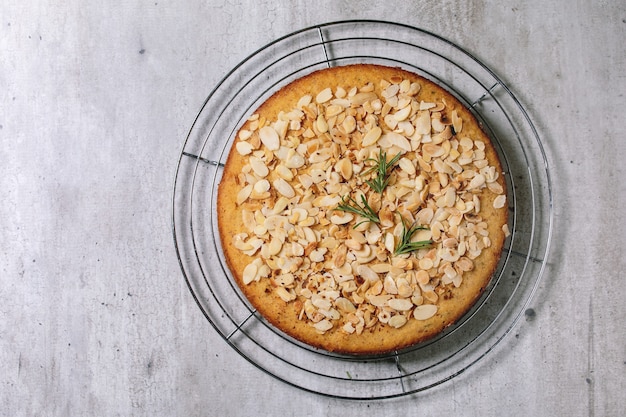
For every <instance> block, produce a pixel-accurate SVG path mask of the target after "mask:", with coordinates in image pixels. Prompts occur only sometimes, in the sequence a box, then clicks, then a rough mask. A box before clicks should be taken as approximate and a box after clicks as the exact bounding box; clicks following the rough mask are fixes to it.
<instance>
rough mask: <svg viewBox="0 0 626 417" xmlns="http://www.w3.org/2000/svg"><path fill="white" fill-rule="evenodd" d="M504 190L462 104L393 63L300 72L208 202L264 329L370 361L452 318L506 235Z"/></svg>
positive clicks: (485, 142)
mask: <svg viewBox="0 0 626 417" xmlns="http://www.w3.org/2000/svg"><path fill="white" fill-rule="evenodd" d="M507 213H508V208H507V197H506V184H505V178H504V173H503V172H502V166H501V163H500V161H499V159H498V155H497V153H496V150H495V149H494V147H493V145H492V143H491V141H490V140H489V138H488V136H487V135H486V134H485V133H484V132H483V130H482V129H481V127H480V125H479V123H478V122H477V120H476V119H475V117H474V116H473V115H472V113H471V112H470V111H469V110H468V109H467V108H465V107H464V106H463V105H462V104H461V103H460V102H459V100H457V99H456V98H455V97H454V96H453V95H451V94H450V93H448V92H447V91H446V90H444V89H443V88H441V87H440V86H438V85H436V84H435V83H433V82H431V81H429V80H427V79H426V78H423V77H421V76H418V75H417V74H414V73H411V72H407V71H405V70H402V69H399V68H392V67H386V66H379V65H373V64H355V65H347V66H338V67H332V68H328V69H323V70H319V71H316V72H313V73H311V74H309V75H306V76H304V77H302V78H299V79H297V80H295V81H293V82H291V83H290V84H288V85H286V86H285V87H283V88H281V89H280V90H279V91H277V92H276V93H274V94H273V95H272V96H271V97H270V98H269V99H268V100H267V101H265V102H264V103H263V104H262V105H261V106H260V107H259V108H258V110H257V111H256V112H255V113H254V114H253V116H251V117H250V118H248V120H246V121H245V123H244V124H243V126H242V127H241V129H240V130H239V131H238V133H237V136H236V138H235V140H234V144H233V146H232V149H231V150H230V153H229V156H228V159H227V161H226V163H225V165H224V170H223V176H222V179H221V181H220V184H219V189H218V199H217V216H218V229H219V234H220V239H221V243H222V247H223V250H224V256H225V259H226V262H227V264H228V267H229V269H230V271H231V272H232V276H233V278H234V280H235V281H236V283H237V285H238V287H239V288H240V289H241V291H242V293H243V294H244V295H245V297H246V298H247V299H248V300H249V302H250V304H251V305H252V306H253V307H254V308H255V309H256V310H257V311H258V313H259V314H260V315H261V316H263V317H264V318H265V319H266V320H267V321H268V322H269V323H270V324H271V325H273V326H275V327H276V328H277V329H279V330H280V331H282V332H284V333H286V334H287V335H289V336H291V337H293V338H295V339H297V340H299V341H301V342H303V343H306V344H308V345H311V346H313V347H316V348H321V349H325V350H328V351H332V352H339V353H343V354H352V355H372V354H381V353H385V352H390V351H396V350H399V349H403V348H407V347H409V346H412V345H414V344H416V343H419V342H422V341H425V340H427V339H429V338H432V337H434V336H435V335H437V334H439V333H440V332H442V331H443V330H444V329H445V328H446V327H448V326H450V325H451V324H453V323H455V322H456V321H458V320H459V319H460V318H461V317H462V316H463V315H464V314H465V313H466V312H467V311H468V310H469V309H470V308H471V307H472V305H474V303H475V302H476V300H477V299H478V298H479V297H480V295H481V294H482V292H483V291H484V289H485V287H486V286H487V285H488V283H489V281H490V279H491V277H492V275H493V274H494V271H495V269H496V266H497V263H498V260H499V258H500V254H501V251H502V247H503V243H504V240H505V238H506V237H507V235H508V226H507V217H508V215H507Z"/></svg>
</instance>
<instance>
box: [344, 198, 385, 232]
mask: <svg viewBox="0 0 626 417" xmlns="http://www.w3.org/2000/svg"><path fill="white" fill-rule="evenodd" d="M361 203H362V204H363V205H362V206H361V205H359V203H357V202H356V200H355V199H354V198H352V197H350V196H349V195H347V196H344V197H343V198H342V199H341V204H339V205H338V206H337V208H336V210H340V211H345V212H348V213H354V214H358V215H359V216H361V217H365V220H363V221H360V222H358V223H357V224H355V225H354V227H353V228H354V229H356V228H357V227H358V226H359V225H361V224H363V223H365V222H372V223H380V219H379V218H378V214H377V213H376V212H375V211H374V209H372V207H371V206H370V205H369V204H368V203H367V200H366V199H365V196H364V195H363V194H361Z"/></svg>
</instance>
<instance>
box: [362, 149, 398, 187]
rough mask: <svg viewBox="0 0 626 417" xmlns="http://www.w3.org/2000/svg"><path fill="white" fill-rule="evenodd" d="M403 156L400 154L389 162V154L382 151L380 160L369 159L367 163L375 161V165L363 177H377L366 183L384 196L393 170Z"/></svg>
mask: <svg viewBox="0 0 626 417" xmlns="http://www.w3.org/2000/svg"><path fill="white" fill-rule="evenodd" d="M401 157H402V154H401V153H400V152H398V154H396V156H394V157H393V158H392V159H391V160H389V161H387V152H383V150H382V149H381V150H380V151H379V152H378V159H374V158H368V159H366V161H373V162H374V165H373V166H372V167H371V168H370V169H368V170H367V171H365V172H364V173H363V174H362V175H368V174H371V173H374V172H375V173H376V177H374V178H372V179H369V180H366V181H365V183H366V184H367V185H369V186H370V188H371V189H372V190H374V191H376V192H377V193H378V194H382V193H383V191H384V189H385V188H386V187H387V185H388V184H389V179H390V178H389V174H390V171H391V169H392V168H393V167H394V165H395V164H397V163H398V161H399V160H400V158H401Z"/></svg>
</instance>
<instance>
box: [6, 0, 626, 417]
mask: <svg viewBox="0 0 626 417" xmlns="http://www.w3.org/2000/svg"><path fill="white" fill-rule="evenodd" d="M347 18H374V19H383V20H390V21H397V22H401V23H407V24H410V25H414V26H418V27H421V28H424V29H427V30H430V31H432V32H435V33H438V34H440V35H442V36H444V37H446V38H448V39H450V40H451V41H453V42H456V43H457V44H459V45H461V46H463V47H464V48H465V49H467V50H469V51H470V52H472V53H474V54H475V55H476V56H478V57H479V58H480V59H481V60H482V61H483V62H485V63H486V64H488V65H489V66H490V67H491V68H492V69H493V70H494V71H495V72H496V73H497V74H498V75H499V76H500V77H502V78H503V79H504V80H505V82H507V83H508V84H509V86H511V88H512V89H513V90H514V91H515V93H516V94H517V95H518V97H519V98H520V100H521V101H522V102H523V104H524V105H525V106H526V108H527V109H528V110H529V114H530V116H531V118H532V120H533V122H534V123H535V125H536V127H537V129H538V131H539V134H540V136H541V138H542V140H543V142H544V145H545V147H546V152H547V156H548V163H549V167H550V170H551V173H552V178H553V181H554V184H553V185H554V191H555V195H554V214H555V224H554V235H553V249H552V251H551V253H550V256H549V259H548V265H547V269H546V273H545V276H544V279H543V281H542V283H541V285H540V287H539V289H538V291H537V294H536V296H535V298H534V299H533V301H532V303H531V308H532V309H533V310H534V312H535V314H534V315H529V316H527V317H525V319H523V320H522V321H521V322H520V323H519V324H518V325H517V328H516V329H515V331H514V334H512V335H511V337H508V338H507V339H506V340H505V341H504V342H503V343H502V344H501V345H500V346H499V347H498V349H497V350H496V351H495V352H493V354H492V355H491V356H490V358H489V359H488V360H487V361H486V362H484V363H483V364H480V365H479V366H476V367H474V368H471V369H470V371H468V372H467V373H465V374H463V375H461V376H460V377H458V378H456V379H454V380H453V381H450V382H448V383H445V384H443V385H440V386H438V387H437V388H435V389H433V390H430V391H427V392H424V393H420V394H416V395H412V396H408V397H403V398H399V399H395V400H386V401H375V402H352V401H342V400H331V399H327V398H321V397H318V396H315V395H312V394H310V393H306V392H303V391H300V390H298V389H295V388H292V387H289V386H286V385H284V384H281V383H280V382H278V381H275V380H274V379H272V378H271V377H269V376H267V375H266V374H264V373H262V372H261V371H259V370H258V369H256V368H254V367H253V366H251V365H250V364H249V363H248V362H247V361H245V360H244V359H242V358H241V357H240V356H239V355H238V354H236V353H235V352H233V351H232V349H230V348H229V347H228V346H227V345H226V343H225V342H224V341H223V340H222V339H221V338H220V337H219V336H218V335H217V334H216V332H215V331H214V330H213V329H212V328H211V327H210V326H209V325H208V324H207V322H206V320H205V319H204V317H203V316H202V315H201V314H200V312H199V309H198V308H197V306H196V305H195V303H194V301H193V299H192V297H191V295H190V293H189V291H188V289H187V287H186V286H185V283H184V281H183V278H182V275H181V272H180V269H179V266H178V263H177V259H176V255H175V251H174V248H173V242H172V233H171V223H170V209H171V194H172V187H173V177H174V172H175V168H176V163H177V157H178V154H179V151H180V149H181V146H182V141H183V138H184V136H185V134H186V132H187V130H188V128H189V127H190V125H191V123H192V122H193V119H194V117H195V114H196V112H197V111H198V110H199V108H200V106H201V104H202V102H203V101H204V98H205V96H206V94H207V93H208V92H209V91H210V90H211V89H212V88H213V87H214V86H215V84H216V83H217V82H218V80H220V79H221V78H222V77H223V76H224V75H225V74H226V72H227V71H228V70H229V69H230V68H232V67H233V66H234V65H236V64H237V63H238V62H239V61H240V60H241V59H243V58H244V57H245V56H247V55H248V54H250V53H251V52H253V51H254V50H256V49H257V48H259V47H261V46H263V45H264V44H266V43H267V42H269V41H271V40H272V39H274V38H276V37H278V36H282V35H285V34H287V33H290V32H291V31H293V30H296V29H299V28H302V27H306V26H310V25H313V24H317V23H322V22H326V21H334V20H339V19H347ZM624 39H626V5H625V3H624V2H622V1H617V0H612V1H594V2H590V1H586V0H573V1H553V2H550V1H539V0H530V1H527V2H519V1H490V0H483V1H475V2H471V1H448V0H446V1H441V2H435V1H422V2H401V1H387V2H383V3H381V2H372V1H359V2H357V1H354V2H350V1H320V2H311V1H294V2H290V6H289V7H279V6H277V5H276V4H275V3H274V2H270V1H265V0H261V1H241V0H239V1H237V0H235V1H231V2H226V1H207V2H203V1H196V0H190V1H184V2H170V1H163V0H152V1H141V2H137V1H135V2H120V1H114V2H97V3H94V2H79V1H76V0H70V1H63V2H62V1H44V0H39V1H31V2H17V1H12V2H3V3H2V4H1V5H0V141H1V142H0V143H1V144H2V146H1V147H0V155H1V156H0V161H1V163H0V190H1V191H2V198H1V199H0V230H1V232H2V234H1V236H2V239H1V240H0V276H1V283H2V288H1V290H0V375H1V376H0V384H1V385H0V415H5V416H79V415H81V416H84V415H102V416H143V415H146V416H196V415H197V416H201V415H215V416H217V415H219V416H245V415H277V414H278V415H287V416H324V415H328V416H342V417H349V416H361V415H364V414H367V415H370V414H371V415H379V416H390V415H403V416H405V415H406V416H408V415H459V416H481V417H487V416H498V417H499V416H502V415H511V416H557V415H566V416H570V417H573V416H617V415H623V412H624V411H623V410H625V409H626V394H625V393H624V390H623V387H624V385H625V384H626V332H625V325H624V323H625V322H626V303H625V302H624V300H625V299H626V282H625V281H624V269H625V268H624V260H623V257H622V253H623V251H624V250H625V249H626V247H625V245H624V243H625V239H624V232H625V229H624V192H625V187H624V180H623V179H624V176H625V175H626V172H625V170H624V166H625V164H624V160H625V159H626V152H625V151H624V143H625V142H624V141H625V140H626V139H625V138H626V124H625V123H624V109H625V108H626V98H625V97H624V93H625V92H626V75H625V74H626V49H625V48H624Z"/></svg>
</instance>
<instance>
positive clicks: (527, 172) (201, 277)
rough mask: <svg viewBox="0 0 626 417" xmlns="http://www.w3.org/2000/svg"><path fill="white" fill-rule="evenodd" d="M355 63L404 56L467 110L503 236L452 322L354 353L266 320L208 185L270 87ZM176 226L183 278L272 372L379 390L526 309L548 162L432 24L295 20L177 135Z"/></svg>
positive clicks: (248, 353) (439, 374) (537, 255)
mask: <svg viewBox="0 0 626 417" xmlns="http://www.w3.org/2000/svg"><path fill="white" fill-rule="evenodd" d="M353 63H374V64H380V65H387V66H396V67H401V68H404V69H406V70H409V71H412V72H414V73H417V74H420V75H422V76H424V77H426V78H429V79H431V80H432V81H434V82H436V83H437V84H439V85H440V86H442V87H444V88H445V89H447V90H448V91H449V92H451V93H452V94H454V95H455V96H456V97H457V98H458V99H459V100H460V101H461V102H462V103H463V104H464V105H465V106H467V107H468V108H469V109H471V110H472V111H473V113H474V114H475V116H476V117H477V119H478V120H479V121H480V122H481V123H482V125H483V128H484V130H485V131H486V132H487V134H488V135H489V136H490V137H491V139H492V141H493V143H494V144H495V146H496V148H497V150H498V152H499V155H500V158H501V161H502V164H503V167H504V171H505V175H506V180H507V187H508V194H509V198H508V201H509V210H510V215H509V219H510V224H509V229H510V231H511V235H510V236H509V238H508V239H507V240H506V242H505V248H504V252H503V256H502V258H501V260H500V263H499V266H498V269H497V272H496V274H495V275H494V277H493V278H492V280H491V283H490V285H489V287H488V288H487V289H486V291H485V293H484V294H483V296H482V297H481V298H480V300H479V301H478V302H477V303H476V305H475V306H474V307H473V308H472V309H471V310H470V311H469V312H468V313H467V314H466V315H465V316H464V318H463V319H462V320H461V321H460V322H459V323H457V324H455V325H453V326H451V327H450V328H448V329H447V330H446V331H445V332H444V333H442V334H440V335H439V336H438V337H436V338H435V339H432V340H429V341H428V342H425V343H422V344H419V345H416V346H413V347H412V348H410V349H407V350H404V351H398V352H393V353H391V354H387V355H381V356H373V357H362V356H358V357H353V356H345V355H338V354H333V353H330V352H326V351H323V350H317V349H314V348H311V347H310V346H307V345H304V344H301V343H299V342H297V341H295V340H293V339H291V338H290V337H288V336H287V335H285V334H283V333H281V332H280V331H279V330H277V329H275V328H273V327H272V326H271V325H269V324H268V323H267V322H266V321H265V320H264V319H263V318H262V317H261V316H260V315H259V314H258V313H257V312H256V311H255V310H254V309H253V308H252V307H251V306H250V304H249V303H248V302H247V300H246V299H245V297H244V296H243V295H242V294H241V292H240V291H239V289H238V288H237V286H236V284H235V283H234V281H233V279H232V276H231V273H230V271H229V270H228V268H227V266H226V263H225V260H224V256H223V253H222V249H221V243H220V237H219V233H218V231H217V223H216V207H215V206H216V192H217V186H218V184H219V181H220V178H221V173H222V169H221V167H222V166H223V162H224V161H225V160H226V157H227V155H228V153H229V151H230V148H231V145H232V143H233V141H234V139H235V134H236V132H237V130H238V128H239V127H240V126H241V125H242V123H243V122H244V121H245V120H246V119H247V118H248V117H249V116H250V115H251V114H252V112H253V111H254V110H255V109H256V108H257V107H258V106H259V105H260V104H261V103H262V102H263V101H265V100H266V99H267V98H268V97H269V96H270V95H271V94H272V93H273V92H275V91H276V90H277V89H279V88H281V87H282V86H284V85H286V84H288V83H289V82H291V81H293V80H294V79H297V78H300V77H302V76H304V75H306V74H308V73H311V72H313V71H316V70H319V69H322V68H326V67H331V66H340V65H347V64H353ZM172 209H173V211H172V216H173V217H172V225H173V236H174V243H175V247H176V251H177V254H178V258H179V261H180V266H181V269H182V272H183V275H184V278H185V280H186V282H187V284H188V286H189V289H190V291H191V294H192V295H193V297H194V299H195V301H196V302H197V304H198V306H199V307H200V310H201V311H202V313H203V314H204V316H205V317H206V318H207V320H208V322H209V323H210V324H211V325H212V326H213V328H214V329H215V331H217V332H218V333H219V334H220V335H221V336H222V337H223V339H224V340H225V341H226V343H227V344H228V345H229V346H230V347H231V348H232V349H234V350H235V351H237V352H238V353H239V354H240V355H241V356H242V357H243V358H245V359H246V360H248V361H249V362H250V363H252V364H254V365H255V366H256V367H258V368H259V369H261V370H263V371H265V372H267V373H268V374H270V375H272V376H274V377H275V378H277V379H279V380H281V381H283V382H285V383H287V384H290V385H292V386H295V387H298V388H301V389H303V390H306V391H309V392H312V393H316V394H319V395H324V396H330V397H337V398H350V399H360V400H366V399H382V398H392V397H398V396H403V395H407V394H411V393H416V392H420V391H424V390H427V389H430V388H432V387H435V386H438V385H440V384H442V383H444V382H446V381H449V380H451V379H453V378H455V377H456V376H458V375H460V374H462V373H463V372H465V371H467V370H468V369H469V368H470V367H472V366H473V365H476V364H478V363H484V362H485V361H486V360H488V358H489V354H490V352H492V351H493V349H494V348H495V347H496V345H497V344H498V343H499V342H501V341H502V340H503V339H504V338H505V337H506V336H507V335H508V334H510V332H511V330H512V329H513V328H514V326H515V325H516V323H517V321H518V320H519V319H520V317H521V316H523V313H524V311H525V310H526V308H527V306H528V304H529V301H530V300H531V298H532V296H533V294H534V292H535V290H536V288H537V286H538V283H539V281H540V279H541V276H542V274H543V271H544V268H545V265H546V257H547V254H548V249H549V244H550V237H551V234H552V224H553V218H552V217H553V210H552V190H551V183H550V173H549V168H548V165H547V162H546V157H545V154H544V150H543V146H542V143H541V140H540V138H539V135H538V133H537V131H536V129H535V127H534V126H533V124H532V122H531V120H530V118H529V116H528V114H527V112H526V111H525V110H524V108H523V106H522V105H521V104H520V102H519V101H518V99H517V98H516V97H515V95H514V94H513V93H512V91H511V90H510V89H509V88H508V87H507V86H506V85H505V84H504V83H503V82H502V80H500V79H499V78H498V77H497V76H496V75H495V74H494V73H493V72H492V71H491V70H490V69H489V68H488V67H487V66H486V65H484V64H483V63H481V62H480V61H479V60H478V59H476V58H475V57H474V56H472V55H471V54H469V53H468V52H466V51H465V50H463V49H462V48H460V47H458V46H457V45H455V44H454V43H452V42H450V41H448V40H446V39H444V38H442V37H439V36H437V35H435V34H433V33H430V32H427V31H424V30H421V29H418V28H415V27H411V26H407V25H401V24H396V23H390V22H381V21H371V20H370V21H362V20H359V21H341V22H332V23H327V24H322V25H317V26H313V27H310V28H306V29H302V30H299V31H297V32H294V33H292V34H289V35H287V36H284V37H282V38H280V39H277V40H276V41H274V42H272V43H270V44H268V45H266V46H265V47H263V48H261V49H259V50H258V51H256V52H254V53H253V54H252V55H250V56H249V57H248V58H246V59H245V60H244V61H242V62H241V63H240V64H239V65H237V66H236V67H235V68H233V69H232V71H230V72H229V73H228V74H227V75H226V77H225V78H224V79H223V80H222V81H221V82H220V83H219V84H218V85H217V87H215V88H214V89H213V91H212V92H211V93H210V94H209V95H208V97H207V99H206V101H205V102H204V104H203V106H202V108H201V110H200V112H199V113H198V115H197V117H196V119H195V121H194V123H193V126H192V127H191V129H190V131H189V134H188V136H187V138H186V140H185V142H184V145H183V148H182V151H181V154H180V158H179V161H178V167H177V170H176V178H175V183H174V190H173V206H172Z"/></svg>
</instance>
